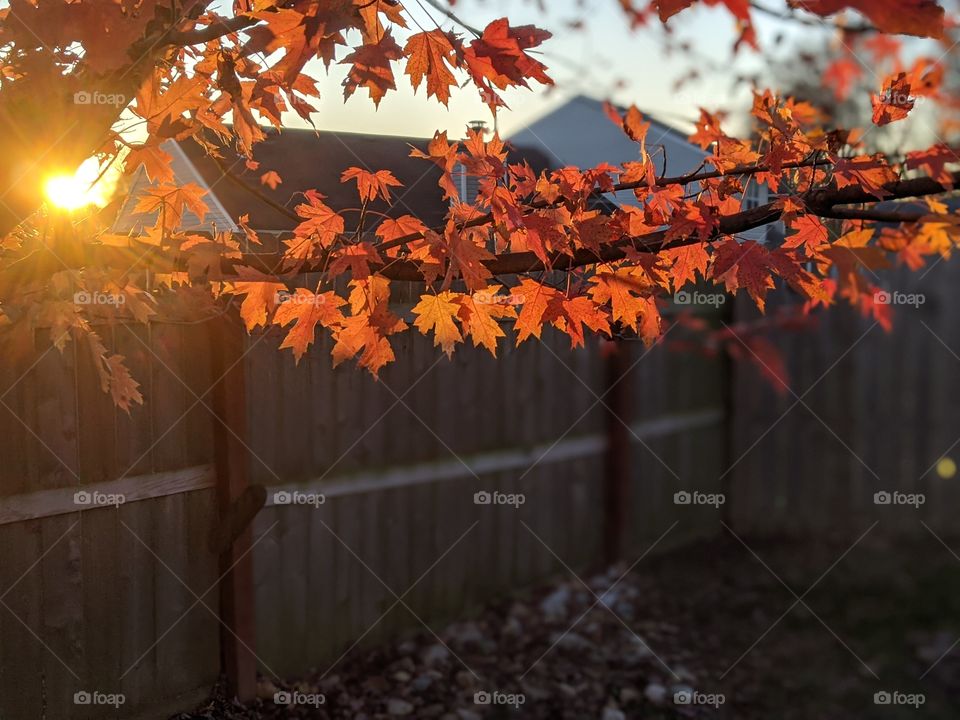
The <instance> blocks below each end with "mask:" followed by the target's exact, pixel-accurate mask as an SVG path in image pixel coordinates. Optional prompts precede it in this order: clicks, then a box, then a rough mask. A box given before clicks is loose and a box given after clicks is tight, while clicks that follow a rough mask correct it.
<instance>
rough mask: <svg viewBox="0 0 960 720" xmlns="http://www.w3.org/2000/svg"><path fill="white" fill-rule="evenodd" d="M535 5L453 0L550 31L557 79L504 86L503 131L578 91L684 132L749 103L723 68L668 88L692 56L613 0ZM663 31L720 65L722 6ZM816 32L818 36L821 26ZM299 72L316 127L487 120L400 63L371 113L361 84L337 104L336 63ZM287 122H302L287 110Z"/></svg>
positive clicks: (724, 29)
mask: <svg viewBox="0 0 960 720" xmlns="http://www.w3.org/2000/svg"><path fill="white" fill-rule="evenodd" d="M440 2H441V3H445V0H440ZM540 4H541V3H538V2H537V1H536V0H459V1H458V2H457V3H456V5H455V8H454V10H455V12H456V14H457V16H458V17H459V18H460V19H462V20H463V21H464V22H466V23H468V24H470V25H471V26H473V27H478V28H481V29H482V28H483V27H484V26H486V25H487V24H488V23H489V22H491V21H493V20H495V19H497V18H499V17H508V18H509V20H510V24H511V25H523V24H528V23H529V24H534V25H537V26H538V27H540V28H543V29H546V30H549V31H551V32H552V33H553V35H554V36H553V37H552V38H551V39H550V40H548V41H547V42H546V43H544V45H543V46H542V47H541V50H542V52H541V53H540V54H539V55H538V56H537V58H538V59H539V60H540V61H541V62H543V63H544V64H545V65H546V66H547V68H548V74H550V75H551V77H553V78H554V80H555V82H556V85H555V86H554V87H544V86H541V85H539V84H537V83H531V88H532V90H524V89H517V90H511V91H508V92H507V93H506V94H505V96H504V97H505V99H506V102H507V104H508V105H509V106H510V109H509V110H502V111H501V112H500V113H499V117H498V125H499V129H500V131H501V134H502V135H505V136H507V135H510V134H511V133H513V132H516V131H517V130H519V129H520V128H522V127H524V126H525V125H526V124H527V123H529V122H531V121H533V120H534V119H536V118H538V117H540V116H541V115H542V114H544V113H546V112H548V111H549V110H550V109H552V108H554V107H556V106H558V105H560V104H562V103H563V102H564V101H565V100H566V99H568V98H570V97H572V96H573V95H576V94H580V93H582V94H586V95H591V96H594V97H597V98H600V99H613V100H614V101H616V102H619V103H622V104H625V105H626V104H630V103H633V104H636V105H637V107H638V108H640V110H641V111H646V112H648V113H650V114H652V115H654V116H656V117H657V118H658V119H660V120H662V121H665V122H668V123H671V124H674V125H676V126H678V127H681V128H682V129H685V130H686V129H689V127H691V125H690V123H691V122H692V121H693V120H694V119H695V118H696V117H697V116H698V114H699V113H698V111H697V108H698V107H699V106H703V107H706V108H708V109H711V110H714V109H719V108H729V107H730V106H731V104H732V103H733V104H735V103H736V102H737V100H739V101H740V103H741V104H744V103H748V102H749V93H747V92H745V91H744V92H743V93H741V94H740V95H739V97H738V98H737V97H733V98H732V97H731V96H730V92H729V89H730V80H731V77H732V75H733V72H732V71H731V72H730V74H729V75H728V76H727V77H724V78H717V77H712V78H710V79H708V80H707V81H704V82H700V83H698V84H695V85H691V86H689V87H687V88H685V89H684V90H682V91H680V92H677V91H675V90H674V88H673V84H674V82H675V81H676V80H677V79H678V78H679V77H681V76H682V75H684V74H685V73H686V72H687V71H688V70H689V69H690V68H691V66H692V64H695V62H696V61H691V60H690V59H689V58H687V57H682V56H680V55H678V54H675V55H673V56H671V57H664V54H663V50H662V47H663V46H662V37H663V32H664V31H663V28H662V26H661V25H660V23H659V21H657V20H654V22H653V24H652V26H651V27H647V28H639V29H637V30H634V31H631V30H630V28H629V26H628V22H627V20H626V17H625V15H624V13H623V11H622V10H621V9H620V7H619V4H618V3H617V2H616V0H579V1H578V0H552V1H551V2H543V3H542V4H543V6H544V7H543V8H541V7H540ZM405 6H406V7H407V8H408V10H410V12H411V14H412V15H413V16H414V17H415V18H416V19H417V21H418V22H419V24H420V25H422V26H423V27H424V28H429V27H434V24H433V20H436V21H437V22H438V23H439V24H440V25H441V27H443V28H444V29H445V30H447V29H453V30H455V31H457V32H460V33H462V34H466V31H464V30H463V29H462V28H461V27H459V26H457V25H456V24H455V23H453V22H452V21H450V20H449V19H447V18H445V17H444V16H443V15H442V14H440V13H439V12H438V11H436V10H434V9H433V8H430V7H429V6H428V5H427V4H426V3H422V4H421V3H418V2H417V0H411V1H408V2H406V3H405ZM425 9H426V10H429V13H430V16H429V17H428V15H427V14H426V12H425ZM431 17H432V18H433V20H431V19H430V18H431ZM578 19H579V20H581V21H582V22H583V26H582V28H581V29H576V30H575V29H571V28H570V27H569V23H570V22H571V21H575V20H578ZM756 24H757V27H758V31H759V33H760V37H761V42H775V40H774V38H775V36H776V35H777V34H778V33H784V32H786V33H787V34H788V35H789V34H790V33H791V32H796V29H795V28H794V27H793V26H792V24H790V23H783V22H782V21H779V20H776V19H770V18H766V17H757V18H756ZM670 28H671V30H672V31H673V32H674V35H675V36H676V37H677V38H680V39H685V40H689V41H690V42H691V43H692V44H693V45H695V46H696V48H697V52H698V53H701V54H703V55H704V56H707V57H712V58H716V59H717V60H719V61H721V63H727V61H728V58H729V57H730V54H731V48H732V45H733V41H734V39H735V38H736V32H735V28H734V22H733V18H732V16H731V15H730V14H729V12H728V11H727V10H726V9H725V8H723V7H722V6H721V7H716V8H710V7H706V6H703V7H694V8H692V9H690V10H687V11H685V12H683V13H681V15H679V16H678V17H675V18H673V19H672V20H671V21H670ZM414 30H416V28H414ZM806 32H808V33H810V32H813V33H817V32H821V31H819V30H817V29H814V30H812V31H811V30H806ZM822 34H823V35H824V37H826V35H827V33H826V31H825V30H824V31H822ZM401 38H402V33H398V42H400V44H401V45H402V44H403V40H402V39H401ZM467 39H469V38H467ZM752 55H753V54H752V53H751V52H750V51H748V50H743V51H741V53H740V57H739V58H738V60H737V62H736V67H737V68H742V69H747V70H751V69H756V68H757V63H758V59H757V58H756V57H753V56H752ZM307 71H308V72H309V74H311V75H312V76H313V77H314V78H316V79H318V80H319V87H320V93H321V100H320V102H319V112H318V113H317V114H316V116H315V118H314V122H315V123H316V125H317V127H318V128H320V129H323V130H336V131H352V132H370V133H380V134H392V135H408V136H416V137H426V136H431V135H433V133H434V131H435V130H447V131H448V132H449V133H450V134H451V136H453V137H460V136H462V133H463V129H464V128H465V126H466V124H467V123H468V122H469V121H471V120H486V121H487V122H488V124H489V125H492V117H491V114H490V111H489V110H488V109H487V108H486V106H485V105H483V103H482V102H481V101H480V99H479V96H478V93H477V92H476V90H475V89H473V88H472V87H465V88H463V89H462V90H454V92H453V96H452V97H451V99H450V103H449V108H444V107H443V105H441V104H440V103H438V102H436V101H435V100H434V99H432V98H431V99H430V100H427V99H426V95H425V92H424V90H425V88H424V87H423V86H421V88H420V91H419V93H418V94H416V95H415V94H414V92H413V90H412V88H411V87H410V84H409V81H408V78H407V76H405V75H403V68H402V64H399V63H398V64H395V76H396V78H397V87H398V90H397V91H396V92H391V93H388V95H387V96H386V97H385V98H384V99H383V100H382V101H381V103H380V108H379V110H375V109H374V105H373V103H372V102H371V101H370V100H369V98H368V97H367V95H366V91H365V90H358V91H357V92H356V93H355V95H354V96H353V97H351V98H350V99H349V100H348V101H347V102H346V103H344V102H343V101H342V89H341V86H340V83H341V81H342V79H343V77H344V75H345V67H344V66H340V67H336V66H332V67H331V71H330V73H329V75H328V74H327V73H326V71H325V70H324V68H323V65H322V64H321V63H319V62H316V63H311V64H310V65H308V66H307ZM618 83H619V85H618ZM286 120H287V118H285V121H286ZM289 124H291V125H300V124H303V123H302V121H300V120H299V118H296V117H295V116H291V117H290V118H289Z"/></svg>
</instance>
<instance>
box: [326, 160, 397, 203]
mask: <svg viewBox="0 0 960 720" xmlns="http://www.w3.org/2000/svg"><path fill="white" fill-rule="evenodd" d="M350 180H356V181H357V192H359V193H360V199H361V200H362V201H363V202H373V201H374V200H376V199H377V196H378V195H380V196H381V197H383V199H384V200H386V201H387V202H390V187H391V186H393V187H402V186H403V183H402V182H400V181H399V180H397V179H396V178H395V177H394V176H393V173H392V172H390V171H389V170H377V171H376V172H371V171H369V170H364V169H362V168H358V167H350V168H347V169H346V170H344V171H343V174H342V175H341V176H340V182H342V183H345V182H349V181H350Z"/></svg>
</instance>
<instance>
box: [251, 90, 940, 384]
mask: <svg viewBox="0 0 960 720" xmlns="http://www.w3.org/2000/svg"><path fill="white" fill-rule="evenodd" d="M608 113H609V114H610V116H611V119H612V120H614V121H615V122H617V123H618V124H620V125H621V127H622V128H623V130H624V132H625V133H626V134H627V135H628V136H629V137H630V138H632V139H633V140H634V141H635V142H636V143H637V150H638V153H637V154H638V157H639V158H640V159H638V160H636V161H628V162H625V163H623V164H622V165H619V166H613V165H609V164H604V165H601V166H598V167H595V168H590V169H586V170H581V169H576V168H570V167H567V168H560V169H556V170H551V171H542V172H540V173H539V174H536V173H534V171H533V170H532V169H531V168H530V167H529V165H527V164H526V163H517V164H513V163H510V162H509V156H508V151H507V148H506V147H505V145H504V143H503V142H502V141H501V140H500V139H499V138H497V137H496V136H494V137H493V138H492V139H490V140H485V139H484V137H483V135H482V133H481V132H479V131H469V133H468V137H467V139H466V141H464V142H463V143H458V142H450V141H449V140H448V138H447V137H446V135H445V134H444V133H438V134H437V135H436V136H435V137H434V139H433V140H432V141H431V142H430V144H429V146H428V148H427V151H426V152H423V151H420V150H417V149H414V150H412V154H413V155H415V156H417V157H422V158H424V159H425V160H427V161H429V162H433V163H435V164H436V165H437V166H438V167H439V169H440V171H441V172H440V175H439V183H440V186H441V188H442V189H443V192H444V195H445V198H446V199H448V200H449V201H450V203H451V208H450V211H449V214H448V218H447V221H446V223H445V225H444V226H443V227H440V228H428V227H426V226H425V225H424V224H423V223H422V222H420V221H419V220H418V219H417V218H415V217H413V216H410V215H402V216H400V217H397V218H391V219H386V220H384V221H382V222H381V223H380V224H379V225H377V226H376V227H375V228H373V230H372V231H371V232H365V231H364V228H358V229H357V231H356V232H354V233H346V234H345V233H344V228H345V223H344V219H343V217H342V216H341V215H339V214H338V213H337V212H336V211H335V210H334V209H332V208H330V207H329V206H327V205H326V204H325V203H324V202H323V198H322V197H320V196H319V195H318V194H316V193H314V194H311V195H310V196H309V197H308V202H305V203H303V204H301V205H299V206H298V207H297V209H296V211H297V214H298V215H299V216H300V218H301V219H302V221H301V223H300V225H299V226H298V227H297V229H296V231H295V235H294V237H293V238H291V239H288V240H287V241H285V242H286V245H287V250H286V253H285V256H284V260H285V268H286V269H287V270H288V271H290V272H296V271H298V270H302V269H303V268H305V267H309V268H311V269H314V270H316V269H322V270H323V278H322V280H321V285H324V286H326V287H333V286H334V285H335V284H336V281H337V280H338V278H340V277H346V278H348V281H349V287H350V290H349V297H348V298H347V299H345V298H342V297H339V296H338V295H337V294H336V292H335V291H334V290H330V289H328V290H325V291H323V292H321V290H320V288H319V287H318V288H317V289H316V291H311V290H308V289H304V288H300V289H298V290H297V295H296V297H294V298H292V299H287V300H285V301H284V302H282V303H281V302H277V301H276V300H275V298H276V297H277V293H278V292H280V293H282V291H283V290H284V289H285V287H286V286H285V285H283V284H282V283H278V282H276V279H266V278H264V277H261V276H259V275H258V274H257V273H255V272H253V271H247V272H248V274H247V275H246V276H245V277H244V278H243V279H242V280H241V281H239V282H237V283H235V284H234V286H233V288H232V291H233V292H234V293H236V294H238V295H243V296H244V300H243V303H242V305H241V313H242V315H243V317H244V319H245V320H246V323H247V327H248V328H249V329H253V328H255V327H257V326H259V325H266V324H268V323H271V322H272V323H274V324H276V325H280V326H284V327H287V326H290V327H289V331H288V333H287V335H286V337H285V340H284V341H283V347H286V348H291V349H292V350H293V352H294V354H295V355H296V357H297V359H298V360H299V358H300V357H302V355H303V354H304V353H305V352H307V349H308V347H309V345H310V344H311V343H312V342H313V341H314V338H315V335H316V332H317V326H320V327H323V328H326V329H327V330H328V331H330V332H331V333H332V334H333V337H334V340H335V343H334V348H333V360H334V363H335V364H336V363H339V362H342V361H343V360H346V359H349V358H353V357H357V359H358V362H359V364H360V365H361V366H362V367H364V368H366V369H368V370H370V371H371V372H372V373H374V374H377V372H378V371H379V370H380V368H382V367H383V365H385V364H386V363H388V362H390V361H391V360H393V359H394V355H393V351H392V349H391V346H390V340H389V338H390V336H392V335H394V334H396V333H398V332H401V331H404V330H407V329H408V325H407V322H405V321H404V320H403V319H402V318H400V317H399V316H398V315H396V314H395V313H394V312H393V311H391V309H390V305H389V297H390V280H389V279H388V277H387V276H388V275H389V269H390V267H391V265H392V264H395V263H397V262H400V261H402V262H404V263H407V264H413V265H414V266H416V268H417V269H418V271H419V273H420V274H421V275H422V277H423V279H424V281H425V282H426V292H425V293H424V294H423V295H422V296H421V298H420V300H419V302H417V303H416V304H415V305H414V306H413V308H412V317H413V321H412V324H413V326H414V327H415V328H416V329H417V330H419V331H420V332H421V333H423V334H425V335H429V336H431V337H432V338H433V340H434V344H435V345H436V346H438V347H439V348H441V350H442V351H443V352H445V353H447V354H448V355H449V354H451V353H452V352H453V351H454V349H455V348H456V346H457V345H458V344H459V343H462V342H465V341H467V340H470V341H472V343H473V344H474V345H476V346H478V347H484V348H486V349H487V350H489V351H490V352H491V353H492V354H494V355H495V354H496V351H497V345H498V342H500V341H501V340H502V339H503V338H504V337H505V332H504V329H503V327H502V321H504V320H512V321H513V325H514V330H515V333H514V337H515V342H516V343H517V344H520V343H522V342H524V341H525V340H527V339H528V338H530V337H537V338H539V337H540V335H541V332H542V330H543V328H544V327H545V326H547V325H551V326H553V327H554V328H556V329H558V330H559V331H561V332H564V333H566V334H567V335H568V336H569V338H570V341H571V345H572V346H574V347H576V346H579V345H582V344H583V343H584V336H585V333H586V332H588V331H590V332H594V333H600V334H602V335H607V336H610V335H613V334H627V335H633V336H637V337H640V338H642V339H643V340H644V341H645V342H647V343H651V342H653V341H655V340H656V339H657V338H658V337H659V336H660V334H661V331H662V320H661V309H662V305H663V304H664V296H665V295H667V296H668V295H670V294H672V293H675V292H677V291H678V290H679V289H681V288H682V287H684V286H686V285H688V284H690V283H695V282H699V281H707V282H711V283H715V284H718V285H721V286H722V287H723V288H724V289H725V290H727V291H729V292H731V293H736V292H738V291H740V290H744V291H746V292H747V293H748V294H749V295H750V297H752V298H753V300H754V301H755V302H756V304H757V306H758V307H759V308H761V309H763V307H764V304H765V298H766V295H767V293H768V292H769V291H770V290H771V289H773V288H774V286H775V279H776V278H780V279H782V280H783V281H785V282H786V283H788V284H789V285H790V286H791V287H792V288H793V289H794V290H795V291H796V292H797V293H798V294H799V295H800V296H801V297H802V298H803V299H804V300H805V301H806V303H807V308H808V309H812V308H814V307H816V306H818V305H829V304H831V303H833V302H834V301H835V299H838V298H843V299H846V300H847V301H849V302H851V303H853V304H855V305H858V306H859V307H861V308H862V309H863V310H864V311H865V312H870V313H873V314H874V315H875V316H876V317H877V318H878V319H879V320H881V321H882V322H884V324H887V323H888V322H889V316H888V312H887V310H888V309H887V308H885V307H882V306H877V305H876V304H875V303H874V301H873V300H874V296H875V294H876V292H877V291H878V288H877V286H876V285H875V283H874V280H875V276H874V271H875V270H877V269H879V268H882V267H886V266H887V265H888V264H889V262H890V260H891V256H892V255H893V254H898V255H899V256H900V257H901V258H902V259H903V260H905V261H906V262H908V263H909V264H911V265H915V264H916V263H917V262H922V261H923V260H922V259H923V258H924V257H925V256H927V255H930V254H948V253H949V252H950V250H951V248H952V247H953V245H954V244H955V241H956V237H957V225H956V221H955V219H954V217H953V216H952V215H949V214H948V213H947V212H946V209H945V208H944V207H943V206H942V205H938V204H937V203H935V202H930V203H928V209H929V216H925V217H923V218H921V220H920V221H919V222H917V223H914V224H912V225H900V226H893V227H888V228H885V229H884V230H883V231H882V232H881V233H880V234H879V239H878V240H876V238H875V231H874V229H873V228H872V227H867V226H864V224H863V223H861V222H859V221H858V222H846V223H843V224H840V223H834V226H833V227H831V226H829V225H828V224H825V222H824V221H822V220H821V219H820V218H819V217H818V216H817V215H816V214H815V213H814V212H813V211H812V210H811V208H809V207H807V206H806V201H805V198H806V197H807V196H808V195H807V194H808V193H809V192H810V191H812V190H814V189H817V188H821V187H830V188H838V189H843V188H846V187H856V188H859V189H861V190H863V191H865V192H866V193H868V194H869V195H871V196H873V197H875V198H876V199H877V200H881V199H883V198H885V197H886V196H888V195H889V194H890V193H889V191H888V190H887V189H886V187H887V186H888V185H889V184H890V183H892V182H894V181H896V180H897V179H898V178H899V177H900V174H901V172H903V171H905V170H907V169H911V168H922V169H923V170H924V171H926V172H927V173H928V174H930V175H931V176H933V177H934V178H937V179H939V180H941V181H944V182H947V183H949V182H950V178H951V176H950V174H949V173H948V172H947V171H946V169H945V166H946V164H947V163H949V162H951V161H955V160H956V156H955V155H953V151H952V150H950V149H949V148H946V147H945V146H942V145H937V146H934V147H933V148H930V149H929V150H927V151H924V152H917V153H911V154H910V156H909V157H908V158H907V160H906V162H905V163H903V164H902V165H898V164H895V163H892V162H889V161H888V160H887V159H886V158H884V157H883V156H882V155H875V156H860V157H851V158H848V157H843V156H842V155H841V150H842V149H843V148H845V147H848V145H849V144H850V143H852V142H853V141H852V139H851V137H850V135H849V133H847V132H845V131H842V130H837V131H833V132H831V133H824V132H823V131H822V130H821V129H820V128H819V126H818V125H817V124H816V123H814V122H813V120H814V119H815V113H814V112H813V110H812V108H810V107H809V106H807V105H805V104H803V103H796V102H794V101H793V100H789V99H787V100H784V99H781V98H778V97H776V96H774V95H773V94H771V93H769V92H766V93H758V94H757V95H756V97H755V103H754V108H753V116H754V119H755V120H756V126H757V127H756V134H757V137H756V139H755V140H752V141H748V140H743V139H739V138H736V137H732V136H730V135H728V134H726V133H725V132H724V131H723V129H722V127H721V126H722V119H721V118H719V117H717V116H714V115H711V114H710V113H708V112H706V111H703V112H702V113H701V118H700V120H699V122H698V123H697V129H696V132H695V133H694V134H693V135H692V136H691V139H692V140H693V141H694V142H697V143H699V144H700V145H701V146H702V147H704V148H709V149H712V150H713V154H712V155H710V156H709V157H708V159H707V160H706V161H705V163H704V166H703V168H702V169H701V172H699V173H696V172H695V173H693V174H692V175H691V176H686V177H684V178H661V177H657V175H656V172H655V165H656V157H655V154H654V155H651V154H650V153H649V152H648V150H647V147H646V134H647V130H648V128H649V124H648V123H646V122H644V120H643V117H642V115H641V114H640V112H639V111H638V110H637V109H636V108H630V109H628V110H627V111H626V112H625V113H624V114H623V115H621V114H620V113H619V112H618V111H617V110H616V109H614V108H612V107H608ZM761 148H762V149H761ZM454 167H462V168H465V170H466V172H468V173H469V174H470V175H473V176H475V177H476V178H477V181H478V183H477V185H478V188H479V194H478V197H477V198H476V200H475V201H474V202H473V203H470V204H468V203H466V202H464V199H463V198H461V197H460V195H459V192H458V188H457V185H456V183H454V182H453V176H452V173H453V170H454ZM691 177H692V178H695V180H692V181H691ZM342 181H343V182H349V183H353V182H355V183H356V186H357V191H358V196H359V199H360V201H361V202H362V203H367V202H369V201H372V200H374V199H377V198H382V199H383V200H387V201H389V200H390V198H391V188H395V187H397V186H398V185H399V183H398V181H397V180H396V179H395V178H394V177H393V176H392V175H391V174H390V173H389V172H388V171H385V170H380V171H377V172H373V171H368V170H363V169H360V168H350V169H348V170H347V171H346V172H344V173H343V176H342ZM748 183H764V184H766V185H767V186H769V187H775V188H779V189H780V191H781V192H780V193H779V194H777V195H776V197H775V198H774V199H773V200H772V202H771V204H770V207H771V209H772V210H774V211H776V213H777V214H778V215H779V216H780V218H781V219H782V220H783V221H784V222H785V224H786V227H787V228H788V236H787V239H786V241H785V242H784V243H783V244H782V245H781V246H779V247H767V246H764V245H762V244H759V243H757V242H754V241H752V240H741V239H738V238H737V237H735V235H724V234H723V233H721V232H720V227H721V221H722V220H723V219H724V218H730V217H734V216H738V215H742V213H743V212H744V209H743V206H742V202H743V196H744V192H745V190H746V185H747V184H748ZM611 193H612V194H614V196H615V197H617V198H618V199H620V200H625V201H626V202H623V203H622V204H620V205H618V206H616V207H615V208H614V209H613V210H604V209H601V208H600V207H599V206H598V205H597V204H596V203H595V202H594V201H595V200H596V199H597V198H598V196H601V195H603V194H611ZM652 237H655V238H656V239H657V240H658V243H659V245H658V247H657V249H656V250H652V249H651V248H650V247H648V246H647V245H646V243H645V238H652ZM875 240H876V241H875ZM614 247H615V248H619V249H621V250H622V257H621V258H620V259H616V260H604V259H603V257H604V255H605V252H606V251H607V250H609V249H610V248H614ZM584 251H586V253H587V254H586V256H585V257H586V258H587V260H586V261H584V262H583V263H581V265H580V267H574V268H572V269H568V270H567V272H565V273H558V272H551V270H552V268H553V267H554V265H555V264H557V263H559V262H561V261H563V260H565V259H569V258H571V257H574V256H578V257H584ZM513 257H530V258H532V259H533V263H532V266H534V265H535V266H536V268H537V269H536V270H535V271H532V272H527V273H524V272H519V273H511V275H510V276H509V277H506V278H498V277H496V276H495V275H494V273H493V272H492V271H491V269H490V268H491V267H496V264H495V263H496V262H497V261H499V260H503V259H505V258H513ZM345 306H346V307H345Z"/></svg>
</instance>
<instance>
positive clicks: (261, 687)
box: [257, 678, 277, 700]
mask: <svg viewBox="0 0 960 720" xmlns="http://www.w3.org/2000/svg"><path fill="white" fill-rule="evenodd" d="M276 692H277V686H276V685H274V684H273V683H272V682H270V680H269V679H267V678H260V679H259V680H257V697H258V698H260V699H261V700H273V695H274V693H276Z"/></svg>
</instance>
